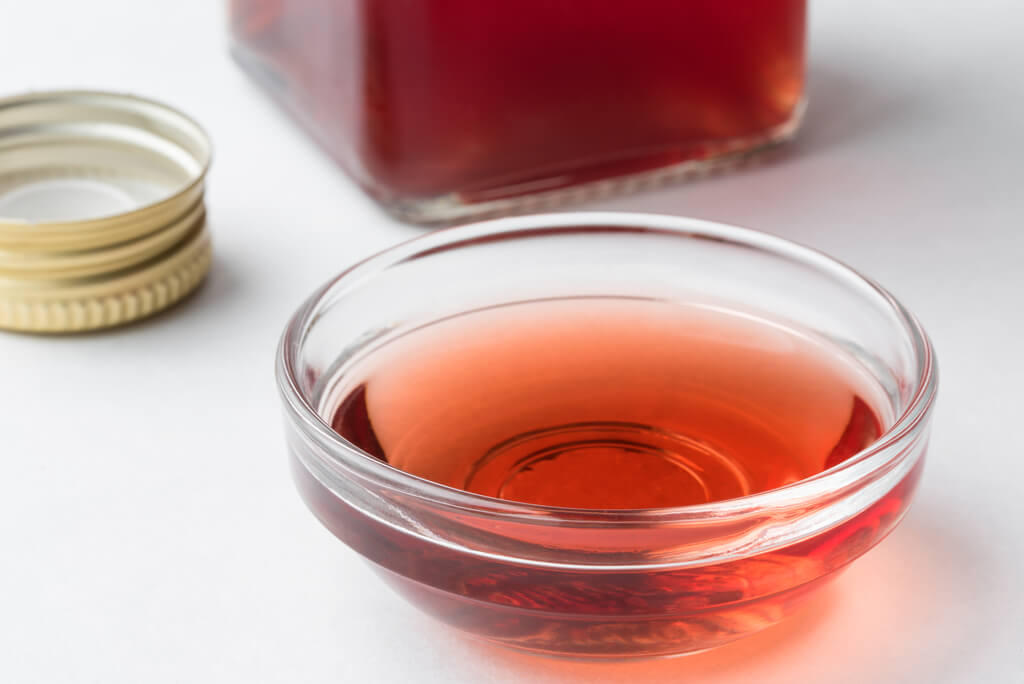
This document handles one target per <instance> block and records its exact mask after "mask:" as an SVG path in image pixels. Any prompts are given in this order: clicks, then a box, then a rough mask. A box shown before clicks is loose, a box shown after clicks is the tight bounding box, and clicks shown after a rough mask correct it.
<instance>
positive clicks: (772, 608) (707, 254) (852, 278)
mask: <svg viewBox="0 0 1024 684" xmlns="http://www.w3.org/2000/svg"><path fill="white" fill-rule="evenodd" d="M581 296H615V297H641V298H646V299H659V300H667V301H679V302H685V301H688V300H691V299H692V298H694V297H700V298H701V299H702V300H705V301H707V300H708V299H709V298H710V299H712V300H714V301H716V302H718V303H720V304H722V305H724V306H731V307H733V308H739V309H741V310H744V311H748V312H756V313H757V314H759V315H763V316H764V317H765V318H768V319H770V320H777V321H785V322H787V323H788V324H791V325H792V326H794V327H796V328H799V329H801V330H803V331H806V332H807V333H808V334H813V335H815V336H818V337H819V338H821V339H823V340H827V341H828V342H829V343H831V344H834V345H838V346H839V347H841V348H842V349H843V350H845V351H846V352H847V353H848V354H849V355H850V356H851V357H853V358H854V359H855V360H856V361H857V362H859V364H860V365H861V366H862V367H863V369H864V370H865V371H866V372H867V373H868V374H869V375H870V376H871V377H872V378H873V379H874V381H876V382H877V384H878V385H879V386H880V388H881V389H882V390H883V392H884V395H885V396H886V397H887V401H888V402H889V404H890V406H888V407H886V408H887V409H888V410H889V411H890V416H889V417H890V419H891V420H889V421H888V422H887V425H888V428H887V429H886V430H885V431H884V432H883V434H882V435H881V436H880V437H879V438H878V439H877V440H876V441H875V442H873V443H872V444H870V445H869V446H868V447H867V448H865V449H863V450H862V451H860V452H858V453H857V454H856V455H854V456H853V457H851V458H849V459H848V460H846V461H844V462H842V463H841V464H839V465H837V466H834V467H832V468H831V469H828V470H826V471H824V472H822V473H820V474H818V475H816V476H813V477H810V478H807V479H804V480H800V481H799V482H796V483H793V484H790V485H787V486H784V487H781V488H778V489H774V490H771V491H767V492H763V493H758V494H753V495H750V496H745V497H741V498H735V499H729V500H723V501H718V502H714V503H709V504H702V505H694V506H685V507H678V508H656V509H641V510H614V511H601V510H590V509H571V508H555V507H548V506H541V505H531V504H523V503H516V502H512V501H505V500H499V499H495V498H490V497H486V496H481V495H477V494H472V493H467V492H465V491H461V490H457V489H453V488H450V487H446V486H443V485H440V484H436V483H433V482H430V481H427V480H424V479H420V478H418V477H415V476H413V475H410V474H408V473H405V472H402V471H400V470H397V469H395V468H393V467H391V466H389V465H387V464H385V463H384V462H382V461H380V460H377V459H376V458H374V457H372V456H371V455H369V454H368V453H366V452H364V451H361V450H360V449H359V448H357V447H356V446H355V445H354V444H352V443H351V442H349V441H347V440H346V439H344V438H342V437H341V436H340V435H339V434H337V433H336V432H334V431H333V430H332V429H331V428H330V426H329V424H328V422H326V421H325V420H324V418H323V417H322V416H321V413H322V412H323V406H324V403H323V402H324V401H325V397H326V396H327V393H329V391H330V389H331V384H332V382H334V380H335V379H336V378H337V377H339V376H340V375H343V374H344V371H345V368H346V367H347V365H348V364H350V363H351V362H352V361H353V359H357V358H359V357H360V356H362V355H364V354H366V353H372V350H373V349H375V348H377V347H378V346H379V345H381V344H383V343H386V342H387V341H388V340H390V339H393V338H394V337H396V336H399V335H401V334H402V333H403V332H405V331H408V330H410V329H412V328H415V327H418V326H422V325H424V324H426V323H430V322H433V321H438V320H440V319H443V318H445V317H448V316H453V315H456V314H459V313H464V312H468V311H474V310H478V309H481V308H484V307H492V306H495V305H499V304H507V303H513V302H526V301H532V300H535V299H547V298H561V297H581ZM936 379H937V376H936V367H935V361H934V357H933V352H932V348H931V345H930V344H929V342H928V339H927V337H926V335H925V333H924V331H923V330H922V328H921V326H920V325H919V323H918V322H917V320H916V319H915V318H914V317H913V316H912V315H911V314H910V313H909V312H907V310H906V309H904V308H903V306H901V305H900V304H899V303H898V302H897V301H896V300H895V299H894V298H893V297H892V296H891V295H890V294H888V293H887V292H886V291H885V290H883V289H881V288H880V287H878V286H877V285H875V284H874V283H873V282H871V281H870V280H867V279H866V278H864V277H862V276H860V275H858V274H857V273H855V272H854V271H853V270H851V269H849V268H848V267H846V266H844V265H842V264H840V263H837V262H836V261H833V260H832V259H830V258H828V257H827V256H824V255H822V254H821V253H819V252H816V251H813V250H810V249H807V248H805V247H801V246H798V245H795V244H793V243H790V242H788V241H785V240H782V239H780V238H776V237H772V236H769V235H765V234H761V233H758V232H755V231H750V230H745V229H741V228H735V227H730V226H724V225H718V224H714V223H708V222H704V221H696V220H690V219H684V218H676V217H668V216H657V215H644V214H615V213H565V214H551V215H537V216H524V217H518V218H510V219H501V220H497V221H488V222H483V223H478V224H474V225H469V226H463V227H460V228H453V229H449V230H444V231H439V232H435V233H432V234H429V235H426V236H423V237H420V238H418V239H415V240H412V241H410V242H406V243H404V244H401V245H398V246H396V247H393V248H391V249H388V250H386V251H385V252H382V253H380V254H378V255H376V256H374V257H371V258H370V259H367V260H366V261H363V262H362V263H359V264H357V265H356V266H354V267H352V268H350V269H348V270H347V271H345V272H344V273H342V274H341V275H340V276H338V277H337V278H335V279H334V280H332V281H331V282H329V283H328V284H327V285H325V286H324V287H323V288H321V289H320V290H318V291H317V292H316V293H314V294H313V295H312V296H311V297H310V298H309V299H308V300H307V301H306V303H305V304H304V305H303V306H302V307H301V308H300V309H299V311H298V312H297V313H296V314H295V316H294V317H293V318H292V320H291V322H290V323H289V324H288V327H287V329H286V330H285V333H284V336H283V339H282V341H281V345H280V348H279V352H278V357H277V380H278V384H279V388H280V391H281V394H282V397H283V400H284V408H285V421H286V429H287V443H288V449H289V453H290V457H291V463H292V468H293V473H294V477H295V480H296V482H297V484H298V489H299V491H300V493H301V495H302V497H303V499H304V500H305V502H306V503H307V504H308V506H309V507H310V509H311V510H312V511H313V512H314V514H315V515H316V516H317V517H318V518H319V519H320V521H321V522H322V523H323V524H324V525H325V526H326V527H327V528H328V529H329V530H331V531H332V532H333V533H334V534H335V535H336V536H337V537H338V538H340V539H341V540H342V541H344V542H345V543H346V544H347V545H349V546H350V547H351V548H352V549H354V550H355V551H356V552H357V553H359V554H361V555H362V556H363V557H365V558H366V559H367V560H369V561H370V562H371V563H372V565H373V567H374V568H375V569H376V570H377V571H378V572H379V574H380V575H381V576H382V577H383V578H384V579H385V580H386V581H387V582H388V583H389V584H391V585H392V586H393V587H394V588H396V589H397V590H398V591H399V592H400V593H401V594H402V595H403V596H405V597H406V598H407V599H408V600H409V601H410V602H412V603H413V604H415V605H416V606H418V607H419V608H421V609H422V610H424V611H426V612H427V613H429V614H431V615H433V616H434V617H436V618H438V619H440V620H441V621H443V622H445V623H447V624H449V625H452V626H454V627H456V628H458V629H460V630H463V631H464V632H467V633H469V634H471V635H473V636H476V637H478V638H482V639H485V640H489V641H492V642H497V643H500V644H504V645H506V646H510V647H514V648H518V649H523V650H527V651H532V652H537V653H544V654H549V655H559V656H569V657H594V658H601V657H618V658H621V657H632V656H665V655H675V654H682V653H688V652H694V651H699V650H704V649H708V648H711V647H714V646H718V645H720V644H723V643H725V642H728V641H731V640H733V639H736V638H738V637H742V636H744V635H747V634H750V633H753V632H755V631H758V630H760V629H763V628H765V627H767V626H769V625H772V624H774V623H776V622H778V621H779V620H781V619H783V618H784V617H785V616H786V615H787V614H789V613H791V612H792V611H793V610H794V608H795V607H796V606H797V605H798V604H799V603H800V601H801V600H802V599H804V598H805V597H807V596H808V595H809V594H810V593H811V592H813V591H815V590H816V589H818V588H819V587H821V586H822V585H823V584H824V583H825V582H826V581H828V580H829V579H831V578H833V577H834V576H836V574H838V572H839V571H840V570H842V569H843V568H844V567H845V566H846V565H847V564H848V563H850V562H851V561H853V560H854V559H856V558H857V557H859V556H860V555H862V554H863V553H864V552H866V551H867V550H868V549H870V548H871V547H872V546H874V545H875V544H877V543H878V542H879V541H880V540H881V539H882V538H884V537H885V536H886V535H887V534H888V533H889V532H890V531H891V530H892V529H893V527H894V526H895V525H896V524H897V523H898V522H899V521H900V519H901V518H902V516H903V514H904V513H905V511H906V509H907V506H908V504H909V502H910V498H911V496H912V494H913V492H914V489H915V487H916V486H917V483H918V480H919V478H920V474H921V470H922V467H923V462H924V453H925V449H926V444H927V437H928V431H929V423H930V418H931V408H932V404H933V400H934V397H935V392H936Z"/></svg>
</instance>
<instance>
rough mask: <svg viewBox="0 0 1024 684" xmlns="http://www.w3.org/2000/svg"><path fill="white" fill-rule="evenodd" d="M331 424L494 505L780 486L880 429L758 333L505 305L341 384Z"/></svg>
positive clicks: (691, 313)
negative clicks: (507, 501) (489, 499)
mask: <svg viewBox="0 0 1024 684" xmlns="http://www.w3.org/2000/svg"><path fill="white" fill-rule="evenodd" d="M346 378H347V380H346V381H345V382H344V383H343V384H342V385H341V386H340V387H339V388H336V389H335V393H338V392H339V391H341V387H351V388H352V389H351V390H350V391H349V392H348V396H347V397H346V398H345V399H344V400H342V401H341V402H340V405H339V406H338V408H337V409H336V410H335V411H334V417H333V420H332V426H333V427H334V429H335V430H337V431H338V432H339V433H340V434H342V435H343V436H345V437H347V438H348V439H349V440H350V441H352V442H354V443H355V444H358V445H359V446H360V447H362V448H363V449H364V450H366V451H368V452H369V453H372V454H373V455H375V456H377V458H380V459H381V460H383V461H385V462H387V463H389V464H391V465H393V466H395V467H396V468H400V469H401V470H405V471H406V472H409V473H412V474H414V475H418V476H420V477H423V478H427V479H430V480H433V481H435V482H439V483H441V484H446V485H449V486H451V487H456V488H459V489H465V490H467V491H471V492H475V493H477V494H485V495H487V496H494V497H498V498H503V499H510V500H514V501H522V502H527V503H535V504H544V505H548V506H565V507H574V508H599V509H619V508H657V507H667V506H686V505H691V504H701V503H708V502H711V501H718V500H721V499H729V498H735V497H738V496H745V495H748V494H754V493H757V492H763V491H766V490H769V489H775V488H777V487H781V486H783V485H786V484H790V483H792V482H796V481H798V480H802V479H804V478H806V477H809V476H811V475H815V474H817V473H819V472H821V471H822V470H824V469H825V468H827V467H831V466H833V465H836V464H838V463H840V462H842V461H843V460H844V459H845V458H847V457H849V456H851V455H853V454H854V453H856V452H858V451H860V450H861V449H863V448H864V447H865V446H867V445H868V444H870V443H871V442H873V441H874V440H875V439H876V438H877V437H878V435H879V434H880V433H881V427H880V420H879V418H878V416H877V415H876V413H875V411H873V410H872V404H875V403H877V402H878V401H879V393H880V391H879V390H878V388H876V387H873V386H872V385H871V384H870V382H869V381H868V380H867V378H866V375H865V374H864V373H863V372H860V371H858V370H857V367H856V366H854V365H852V362H851V361H849V360H848V359H846V358H845V357H843V356H841V355H840V354H838V353H837V352H836V351H835V350H833V349H830V348H828V347H825V346H823V345H822V344H821V343H819V342H816V341H814V340H812V339H810V338H808V337H805V336H802V335H799V334H797V333H794V332H792V331H789V330H787V329H786V328H782V327H779V326H775V325H772V324H769V323H767V322H765V321H762V320H759V319H756V318H750V317H745V316H741V315H736V314H730V313H725V312H722V311H718V310H715V309H709V308H700V307H683V306H672V305H668V304H662V303H652V302H638V301H621V300H620V301H615V300H574V301H573V300H570V301H561V302H547V303H532V304H527V305H517V306H510V307H502V308H498V309H491V310H487V311H482V312H477V313H473V314H468V315H464V316H460V317H457V318H454V319H449V320H447V321H445V322H442V323H439V324H434V325H432V326H429V327H426V328H421V329H419V330H417V331H415V332H413V333H411V334H408V335H406V336H405V337H403V338H401V339H399V340H397V341H396V342H392V343H391V344H388V345H386V346H385V347H384V348H383V349H381V350H379V351H376V352H374V353H373V354H372V355H371V356H370V357H369V359H368V360H367V361H366V362H365V363H364V364H362V365H357V366H356V367H355V368H352V369H351V370H349V371H347V372H346Z"/></svg>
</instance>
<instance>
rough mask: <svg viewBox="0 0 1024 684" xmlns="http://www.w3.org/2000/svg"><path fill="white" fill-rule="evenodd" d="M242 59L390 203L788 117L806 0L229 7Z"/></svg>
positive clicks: (703, 144) (551, 174)
mask: <svg viewBox="0 0 1024 684" xmlns="http://www.w3.org/2000/svg"><path fill="white" fill-rule="evenodd" d="M231 8H232V10H231V12H232V26H233V30H234V34H235V38H236V45H237V50H238V52H239V54H240V56H241V57H242V59H243V62H244V63H245V64H247V65H248V66H250V67H251V68H253V69H255V70H257V71H259V72H260V74H261V75H262V77H263V78H262V80H263V81H264V82H265V83H266V84H267V85H269V86H270V88H271V89H272V90H273V91H274V92H275V93H276V94H277V95H278V96H279V97H280V98H281V99H283V100H284V101H285V103H286V104H287V106H289V107H290V108H291V109H292V110H293V111H294V112H295V113H297V114H298V115H299V117H300V118H301V119H302V120H303V121H304V122H305V123H306V124H307V125H308V126H309V127H310V128H311V129H312V130H313V131H314V133H315V134H316V135H317V136H318V137H319V138H320V140H321V141H322V142H323V143H324V144H325V145H326V146H327V148H328V149H329V150H330V151H331V152H332V153H333V154H334V155H335V156H336V157H337V158H338V159H339V160H340V161H341V162H342V163H343V164H344V165H345V166H346V167H347V168H348V170H349V171H350V172H351V173H352V174H353V175H354V176H355V178H356V179H357V180H359V181H360V182H361V183H362V184H363V185H364V186H366V187H367V189H369V190H370V191H371V192H372V193H374V194H375V195H377V196H378V197H379V198H381V199H383V200H384V201H392V200H402V199H410V198H413V199H415V198H432V197H439V196H449V195H453V194H454V195H457V196H458V197H459V198H460V200H461V201H464V202H478V201H486V200H488V199H495V198H499V197H507V196H515V195H521V194H529V193H532V192H538V191H543V190H551V189H555V188H559V187H563V186H567V185H573V184H577V183H581V182H586V181H590V180H596V179H603V178H612V177H617V176H622V175H627V174H630V173H635V172H639V171H645V170H650V169H655V168H658V167H664V166H670V165H672V164H676V163H678V162H682V161H687V160H694V159H707V158H712V157H716V156H720V155H723V154H729V153H731V152H737V151H744V150H747V149H752V148H754V147H756V146H758V145H759V144H763V143H764V142H767V141H769V140H773V139H777V138H778V137H779V134H778V129H779V128H780V127H784V126H785V125H787V123H789V122H791V121H793V120H794V117H795V115H796V112H797V109H798V106H799V102H800V99H801V97H802V93H803V83H804V28H805V27H804V23H805V10H806V0H631V1H630V2H626V1H624V0H516V1H515V2H482V1H481V0H345V1H328V0H233V1H232V4H231Z"/></svg>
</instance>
